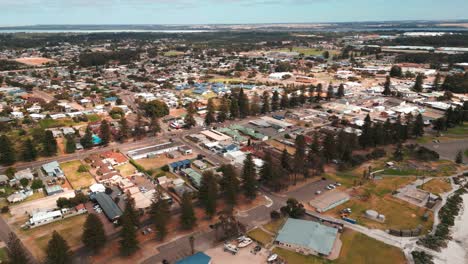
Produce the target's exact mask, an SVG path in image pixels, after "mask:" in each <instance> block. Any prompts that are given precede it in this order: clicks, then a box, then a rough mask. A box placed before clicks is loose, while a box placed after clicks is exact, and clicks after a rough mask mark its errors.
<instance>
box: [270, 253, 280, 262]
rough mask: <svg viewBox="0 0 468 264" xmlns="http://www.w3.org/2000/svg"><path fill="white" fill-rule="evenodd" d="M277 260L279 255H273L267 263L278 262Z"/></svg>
mask: <svg viewBox="0 0 468 264" xmlns="http://www.w3.org/2000/svg"><path fill="white" fill-rule="evenodd" d="M277 259H278V255H277V254H272V255H270V256H268V258H267V262H268V263H271V262H273V261H276V260H277Z"/></svg>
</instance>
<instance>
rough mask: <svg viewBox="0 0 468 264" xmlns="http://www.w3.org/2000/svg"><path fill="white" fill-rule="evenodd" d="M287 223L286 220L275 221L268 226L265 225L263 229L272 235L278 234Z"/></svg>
mask: <svg viewBox="0 0 468 264" xmlns="http://www.w3.org/2000/svg"><path fill="white" fill-rule="evenodd" d="M285 221H286V218H281V219H278V220H273V221H271V222H269V223H268V224H265V225H264V226H263V227H264V228H265V229H266V230H268V231H270V232H272V233H277V232H278V230H279V229H280V228H281V227H282V226H283V224H284V222H285Z"/></svg>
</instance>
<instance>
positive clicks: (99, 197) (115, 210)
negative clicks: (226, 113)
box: [95, 193, 122, 220]
mask: <svg viewBox="0 0 468 264" xmlns="http://www.w3.org/2000/svg"><path fill="white" fill-rule="evenodd" d="M95 198H96V201H97V202H98V203H99V205H100V206H101V207H102V210H103V211H104V213H105V214H106V215H107V217H108V218H109V219H111V220H114V219H116V218H118V217H120V216H121V215H122V210H120V208H119V207H118V206H117V204H115V202H114V201H112V198H111V197H110V196H109V195H107V194H105V193H96V196H95Z"/></svg>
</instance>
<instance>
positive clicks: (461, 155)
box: [455, 150, 463, 164]
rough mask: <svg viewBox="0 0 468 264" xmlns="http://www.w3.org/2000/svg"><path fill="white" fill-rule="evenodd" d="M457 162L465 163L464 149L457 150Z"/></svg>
mask: <svg viewBox="0 0 468 264" xmlns="http://www.w3.org/2000/svg"><path fill="white" fill-rule="evenodd" d="M455 162H456V163H457V164H462V163H463V151H461V150H459V151H458V152H457V156H456V157H455Z"/></svg>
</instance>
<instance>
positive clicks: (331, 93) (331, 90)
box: [327, 83, 334, 101]
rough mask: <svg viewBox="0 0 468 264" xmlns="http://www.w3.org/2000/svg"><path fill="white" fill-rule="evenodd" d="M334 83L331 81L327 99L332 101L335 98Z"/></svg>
mask: <svg viewBox="0 0 468 264" xmlns="http://www.w3.org/2000/svg"><path fill="white" fill-rule="evenodd" d="M333 94H334V92H333V85H332V84H331V83H330V84H329V85H328V90H327V100H328V101H330V100H331V99H332V98H333Z"/></svg>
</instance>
